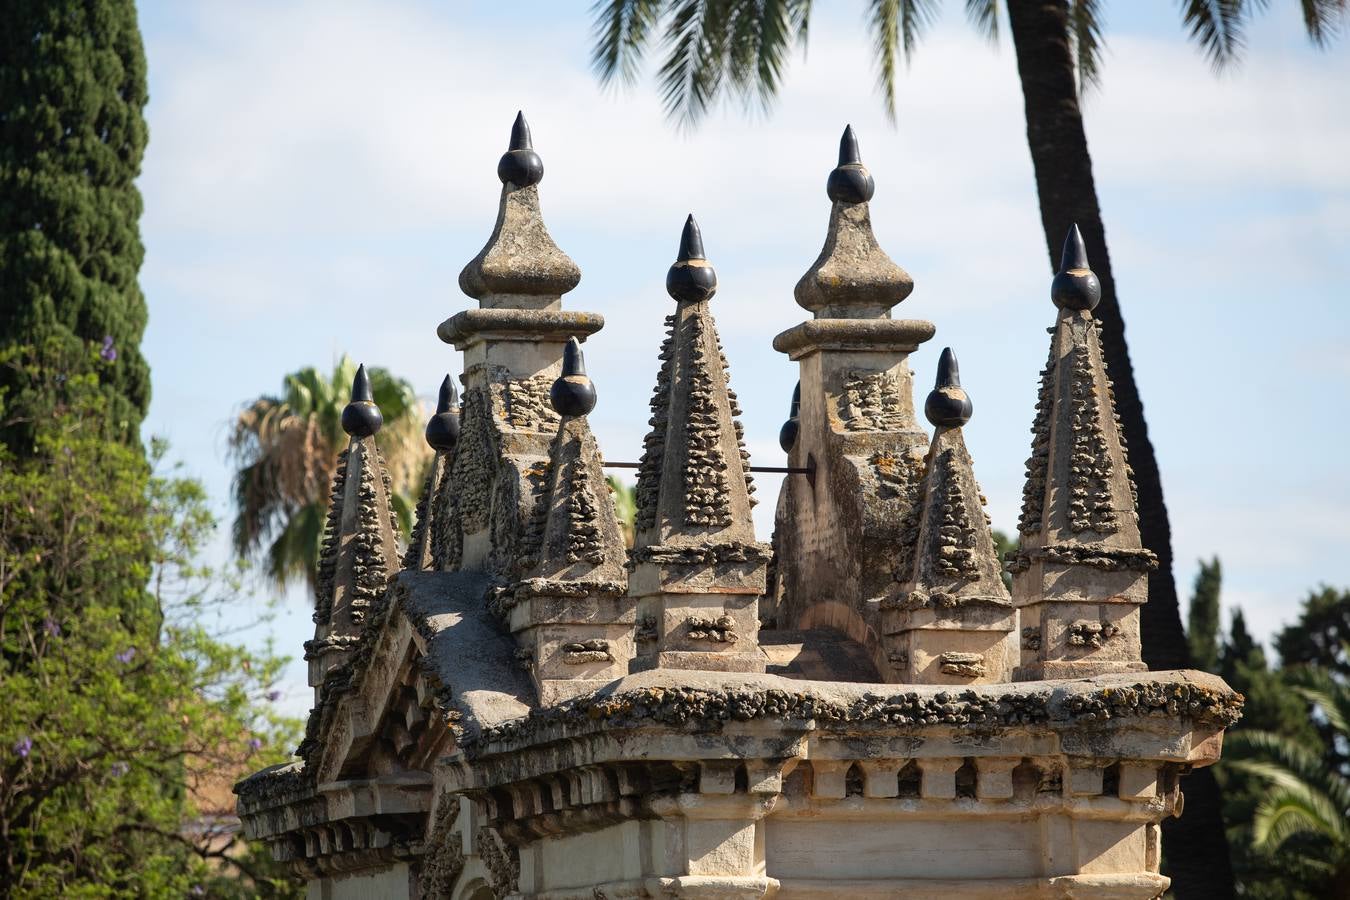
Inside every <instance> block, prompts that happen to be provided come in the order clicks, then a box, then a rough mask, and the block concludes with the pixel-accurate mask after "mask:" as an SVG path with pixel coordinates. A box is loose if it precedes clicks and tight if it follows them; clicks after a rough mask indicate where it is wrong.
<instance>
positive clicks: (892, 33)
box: [592, 0, 1347, 897]
mask: <svg viewBox="0 0 1350 900" xmlns="http://www.w3.org/2000/svg"><path fill="white" fill-rule="evenodd" d="M939 6H940V3H939V0H867V2H866V4H865V8H866V10H867V23H868V30H869V32H870V36H871V39H872V44H873V53H874V55H875V57H876V62H877V70H878V83H879V85H880V87H881V90H882V94H883V96H884V99H885V103H886V109H887V111H888V112H889V113H891V114H892V115H894V108H895V94H896V85H897V78H898V71H899V65H900V62H901V61H902V60H903V59H904V58H905V57H907V56H908V55H909V54H911V53H912V52H913V51H914V48H915V46H916V45H917V43H918V41H919V39H920V38H921V37H922V35H923V32H924V29H925V28H926V27H927V26H928V25H929V24H930V23H931V21H932V20H933V18H934V16H935V15H936V12H937V9H938V7H939ZM1003 6H1004V11H1005V13H1006V17H1007V23H1008V30H1009V32H1010V34H1011V37H1012V44H1013V51H1014V54H1015V56H1016V58H1017V71H1018V77H1019V80H1020V82H1021V87H1022V97H1023V101H1024V103H1023V111H1024V114H1025V118H1026V125H1027V144H1028V147H1029V149H1030V151H1031V160H1032V165H1033V168H1034V170H1035V176H1036V194H1037V197H1038V199H1039V201H1040V209H1041V225H1042V228H1043V230H1044V232H1045V241H1046V249H1047V250H1048V251H1049V257H1050V265H1051V268H1052V269H1053V268H1055V267H1056V266H1057V265H1058V263H1059V255H1060V250H1061V247H1062V245H1063V241H1064V235H1065V234H1066V233H1067V232H1068V230H1069V226H1070V224H1072V223H1077V224H1078V226H1079V228H1080V229H1081V231H1082V233H1083V238H1084V240H1085V241H1086V243H1087V249H1088V256H1089V258H1090V259H1091V260H1092V268H1093V270H1094V271H1095V272H1096V273H1097V277H1098V278H1099V279H1100V281H1101V287H1102V296H1101V302H1100V303H1099V304H1098V306H1097V308H1096V310H1095V313H1096V316H1097V318H1098V319H1099V320H1100V321H1101V323H1102V352H1103V356H1104V358H1105V362H1106V367H1107V371H1108V373H1109V375H1110V376H1111V378H1112V380H1113V381H1114V382H1115V397H1116V411H1117V412H1118V413H1119V415H1120V418H1121V426H1122V431H1123V434H1124V437H1125V441H1126V444H1127V445H1128V447H1129V452H1130V463H1131V465H1132V466H1133V468H1134V474H1135V484H1136V487H1137V489H1138V504H1139V525H1140V532H1141V535H1142V538H1143V543H1144V545H1145V546H1146V547H1148V548H1149V549H1150V550H1152V551H1153V552H1154V553H1156V554H1157V555H1158V562H1159V566H1158V569H1157V570H1156V571H1155V572H1154V573H1152V574H1151V575H1150V576H1149V602H1148V603H1147V604H1145V605H1144V607H1143V608H1142V610H1141V613H1140V614H1141V616H1142V619H1141V626H1142V631H1143V635H1144V647H1143V651H1144V661H1145V662H1147V663H1148V664H1149V666H1150V667H1151V668H1154V669H1179V668H1185V667H1186V666H1188V665H1189V664H1190V654H1189V652H1188V651H1189V648H1188V646H1187V642H1186V634H1185V631H1184V630H1183V629H1182V627H1181V613H1180V608H1179V603H1178V599H1177V589H1176V583H1175V581H1174V580H1173V576H1172V536H1171V526H1170V524H1169V522H1168V518H1167V507H1166V505H1165V504H1164V502H1163V492H1162V479H1161V476H1160V473H1159V470H1158V463H1157V459H1156V457H1155V455H1154V452H1153V445H1152V442H1151V441H1150V440H1149V436H1148V425H1147V423H1146V422H1145V420H1144V407H1143V401H1142V399H1141V397H1140V394H1139V388H1138V385H1137V384H1136V383H1135V380H1134V370H1133V367H1132V366H1131V363H1130V357H1129V349H1128V347H1127V345H1126V342H1125V323H1124V320H1123V318H1122V317H1121V313H1120V306H1119V303H1118V301H1117V297H1116V286H1115V278H1114V276H1113V274H1112V269H1111V259H1110V256H1109V254H1108V253H1107V248H1106V232H1105V228H1104V226H1103V225H1102V217H1101V208H1100V205H1099V203H1098V200H1097V188H1096V182H1095V180H1094V178H1093V174H1092V158H1091V156H1090V155H1089V153H1088V146H1087V134H1086V132H1085V130H1084V127H1083V114H1082V109H1081V106H1080V103H1079V99H1080V88H1081V86H1082V85H1083V84H1091V83H1094V82H1096V81H1097V80H1098V77H1099V75H1100V71H1101V66H1100V62H1101V54H1102V49H1103V44H1102V27H1103V26H1102V19H1101V4H1100V3H1099V2H1098V0H1007V2H1006V3H1005V4H1003ZM1264 6H1266V3H1265V2H1263V0H1220V2H1213V0H1182V2H1181V3H1180V8H1181V13H1182V22H1183V26H1184V28H1185V29H1186V31H1187V33H1188V35H1189V36H1190V38H1191V39H1192V40H1194V41H1196V43H1198V44H1199V45H1200V47H1201V48H1202V50H1203V51H1204V53H1205V54H1206V55H1207V56H1208V57H1209V59H1210V60H1211V61H1212V62H1213V63H1214V65H1215V67H1216V68H1218V67H1222V66H1226V65H1228V64H1230V63H1232V62H1234V61H1235V60H1236V59H1237V57H1238V55H1239V52H1240V50H1241V48H1242V41H1243V33H1244V30H1245V28H1246V26H1247V25H1248V23H1249V22H1250V20H1251V17H1252V15H1253V14H1254V13H1255V12H1257V11H1259V10H1260V9H1261V8H1263V7H1264ZM1300 6H1301V8H1302V10H1303V20H1304V25H1305V27H1306V30H1307V33H1308V36H1309V37H1310V39H1311V40H1312V41H1313V43H1314V44H1317V45H1319V46H1322V45H1325V44H1326V43H1327V42H1328V41H1329V40H1330V38H1331V37H1332V36H1333V35H1334V34H1335V33H1336V32H1337V30H1338V27H1339V26H1340V24H1341V23H1342V22H1343V21H1344V19H1345V16H1346V10H1347V0H1300ZM965 7H966V12H967V15H968V16H969V18H970V20H971V22H972V23H973V24H974V25H975V26H976V27H977V28H978V29H979V30H980V31H981V32H982V33H984V34H985V35H987V36H988V37H989V38H991V39H994V38H996V37H997V36H998V29H999V21H1000V16H999V3H998V0H966V4H965ZM812 8H813V7H812V3H811V0H597V2H596V4H595V5H594V7H593V15H594V33H595V42H594V48H593V52H592V60H593V64H594V67H595V70H596V72H597V74H598V75H599V77H600V79H601V81H602V82H610V81H613V80H615V79H618V80H621V81H628V82H631V81H633V80H634V79H635V78H636V77H637V75H638V74H639V73H640V71H641V65H640V63H641V58H642V56H643V55H644V54H645V53H646V52H647V51H648V50H649V48H650V47H651V45H652V42H653V41H654V40H655V39H656V38H657V36H658V34H659V35H660V41H661V43H662V46H663V49H664V54H665V55H664V59H663V60H662V61H661V64H660V68H659V69H658V73H657V77H658V79H659V81H660V85H661V93H662V97H663V99H664V101H665V105H666V110H667V112H668V113H669V114H670V115H671V117H672V118H674V119H676V120H677V121H678V122H680V123H681V124H682V125H686V126H688V125H693V124H696V123H697V122H698V121H699V120H700V119H701V118H702V116H703V115H704V114H705V113H706V112H707V111H708V110H709V108H711V106H712V105H713V104H714V103H715V102H716V101H717V100H718V99H719V98H720V97H721V96H723V95H730V96H733V97H738V98H740V99H742V100H744V101H746V102H747V103H753V102H756V101H757V102H759V103H761V104H763V105H766V106H767V105H768V103H769V102H770V101H771V100H772V98H773V97H774V95H775V94H776V93H777V91H778V88H779V85H780V84H781V80H782V76H783V73H784V72H785V70H786V68H787V64H788V58H789V55H790V54H791V51H792V49H793V47H794V46H796V45H801V46H803V47H804V46H805V44H806V39H807V35H808V30H809V25H810V18H811V11H812ZM1187 788H1188V796H1189V800H1188V803H1187V807H1188V814H1187V816H1186V817H1185V818H1181V819H1169V820H1167V822H1166V823H1165V825H1164V832H1165V836H1166V841H1167V843H1168V844H1169V846H1171V847H1172V848H1173V849H1174V850H1176V851H1179V852H1175V853H1173V854H1171V862H1172V867H1171V874H1172V876H1173V884H1174V887H1175V888H1176V890H1177V893H1178V894H1179V895H1181V896H1183V897H1184V896H1188V895H1194V896H1202V895H1203V896H1213V895H1214V894H1213V892H1214V891H1215V890H1216V885H1217V890H1218V892H1219V893H1229V892H1231V884H1232V879H1231V877H1230V876H1229V875H1228V863H1227V850H1226V848H1225V847H1224V846H1223V836H1222V831H1221V828H1220V825H1219V821H1218V807H1219V804H1220V798H1219V796H1218V789H1217V787H1216V785H1215V784H1214V781H1213V779H1212V777H1211V775H1210V774H1209V772H1208V771H1207V770H1204V769H1202V770H1200V771H1199V772H1197V773H1195V774H1194V775H1192V776H1189V777H1188V780H1187Z"/></svg>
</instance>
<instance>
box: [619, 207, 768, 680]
mask: <svg viewBox="0 0 1350 900" xmlns="http://www.w3.org/2000/svg"><path fill="white" fill-rule="evenodd" d="M666 290H667V292H669V294H670V296H671V297H673V298H674V299H675V301H676V306H675V312H674V314H673V315H671V316H668V317H667V318H666V326H667V328H668V330H669V334H668V337H667V338H666V341H665V343H664V344H663V345H662V347H661V370H660V374H659V375H658V377H657V383H656V389H655V390H654V391H653V394H652V401H651V408H652V418H651V425H652V430H651V432H650V433H649V434H648V435H647V439H646V443H645V449H644V451H643V454H642V461H641V463H640V465H639V469H638V486H637V523H636V530H637V539H636V541H635V544H634V547H633V552H632V556H631V567H632V575H631V577H630V580H629V593H630V594H631V595H632V596H634V597H637V598H640V600H639V605H638V637H639V646H638V658H637V659H635V660H634V663H633V666H634V668H635V669H644V668H653V667H661V668H676V669H710V670H717V671H736V672H748V671H763V670H764V661H763V658H762V656H761V654H760V653H759V649H758V643H757V634H758V630H759V617H758V612H757V603H756V600H757V598H758V596H759V595H760V594H762V593H763V592H764V579H765V564H766V563H767V561H768V559H769V548H768V546H767V545H765V544H761V543H758V542H756V541H755V531H754V524H753V522H752V521H751V515H750V510H751V507H752V506H753V504H754V500H753V498H752V494H753V492H754V484H753V483H752V481H751V478H750V468H749V453H747V452H746V450H745V447H744V440H743V435H742V430H741V425H740V422H738V421H737V420H736V417H737V416H738V415H740V406H739V405H738V404H737V402H736V395H735V393H734V392H733V391H732V390H731V389H730V387H729V385H728V382H727V366H726V359H725V357H724V356H723V355H722V347H721V344H720V343H719V341H718V339H717V329H716V326H715V325H714V323H713V318H712V313H711V311H710V310H709V307H708V301H709V300H710V299H711V298H712V296H713V294H714V293H715V292H716V291H717V274H716V272H715V271H714V270H713V267H712V265H711V264H710V263H709V262H708V260H707V258H706V256H705V255H704V251H703V237H702V234H701V233H700V232H699V228H698V224H697V223H696V222H695V221H694V217H693V216H690V217H689V219H688V221H686V222H685V226H684V231H683V233H682V235H681V238H680V251H679V255H678V258H677V259H676V261H675V264H674V265H672V266H671V267H670V271H669V273H668V274H667V275H666Z"/></svg>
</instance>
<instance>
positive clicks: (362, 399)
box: [342, 365, 384, 438]
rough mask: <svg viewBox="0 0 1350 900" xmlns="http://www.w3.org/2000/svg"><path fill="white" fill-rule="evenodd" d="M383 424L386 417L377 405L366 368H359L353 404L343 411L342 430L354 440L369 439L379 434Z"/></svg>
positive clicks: (355, 379)
mask: <svg viewBox="0 0 1350 900" xmlns="http://www.w3.org/2000/svg"><path fill="white" fill-rule="evenodd" d="M383 424H384V416H383V415H381V414H380V408H379V407H378V406H376V405H375V395H374V394H373V393H372V392H371V389H370V376H369V375H367V374H366V367H365V366H364V365H361V366H357V367H356V377H355V378H353V379H352V402H351V403H348V404H347V405H346V406H345V407H343V410H342V430H343V431H345V432H347V434H349V435H351V436H352V437H354V438H367V437H370V436H371V435H373V434H376V433H378V432H379V430H380V426H381V425H383Z"/></svg>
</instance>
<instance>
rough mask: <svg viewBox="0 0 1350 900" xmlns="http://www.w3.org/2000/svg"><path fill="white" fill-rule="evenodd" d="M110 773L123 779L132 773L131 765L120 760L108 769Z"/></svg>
mask: <svg viewBox="0 0 1350 900" xmlns="http://www.w3.org/2000/svg"><path fill="white" fill-rule="evenodd" d="M108 771H109V772H110V773H111V774H112V777H114V778H121V777H122V776H123V775H125V774H127V773H128V772H130V771H131V763H126V762H122V761H121V760H118V761H117V762H115V763H113V764H112V765H111V766H109V767H108Z"/></svg>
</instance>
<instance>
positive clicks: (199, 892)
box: [188, 884, 206, 897]
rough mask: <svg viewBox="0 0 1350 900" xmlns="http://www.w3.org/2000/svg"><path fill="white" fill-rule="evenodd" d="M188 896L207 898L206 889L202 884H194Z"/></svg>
mask: <svg viewBox="0 0 1350 900" xmlns="http://www.w3.org/2000/svg"><path fill="white" fill-rule="evenodd" d="M188 894H189V895H190V896H193V897H205V896H206V888H204V887H202V886H201V885H200V884H194V885H193V886H192V890H190V891H188Z"/></svg>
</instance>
